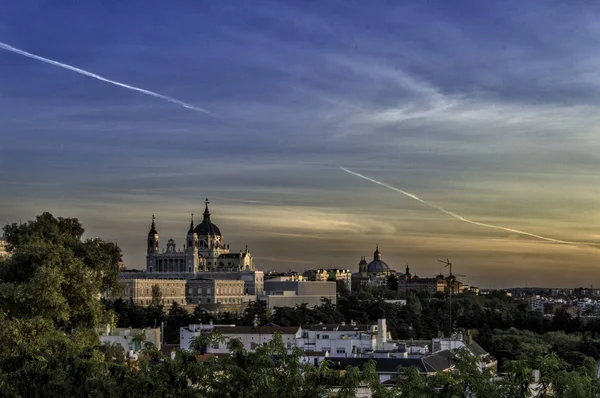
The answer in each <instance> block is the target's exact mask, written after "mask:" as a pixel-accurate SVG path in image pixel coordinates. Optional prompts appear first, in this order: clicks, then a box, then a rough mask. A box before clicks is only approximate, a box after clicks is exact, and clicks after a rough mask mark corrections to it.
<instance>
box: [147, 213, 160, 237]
mask: <svg viewBox="0 0 600 398" xmlns="http://www.w3.org/2000/svg"><path fill="white" fill-rule="evenodd" d="M155 219H156V217H154V214H152V226H150V232H148V235H156V234H158V232H157V231H156V224H155V223H154V220H155Z"/></svg>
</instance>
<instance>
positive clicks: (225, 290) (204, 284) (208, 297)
mask: <svg viewBox="0 0 600 398" xmlns="http://www.w3.org/2000/svg"><path fill="white" fill-rule="evenodd" d="M255 298H256V296H254V295H248V294H245V292H244V281H241V280H222V279H204V278H199V279H189V280H188V281H187V303H188V304H193V305H199V306H201V307H202V308H204V309H205V310H207V311H228V312H242V311H243V310H244V309H245V308H246V307H247V306H248V303H249V302H250V301H253V300H255Z"/></svg>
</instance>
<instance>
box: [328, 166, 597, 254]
mask: <svg viewBox="0 0 600 398" xmlns="http://www.w3.org/2000/svg"><path fill="white" fill-rule="evenodd" d="M338 167H339V168H340V169H341V170H343V171H345V172H346V173H349V174H352V175H354V176H356V177H360V178H362V179H363V180H367V181H370V182H372V183H375V184H377V185H381V186H382V187H385V188H387V189H391V190H392V191H395V192H398V193H401V194H402V195H405V196H408V197H409V198H411V199H414V200H417V201H419V202H421V203H423V204H424V205H427V206H429V207H432V208H434V209H436V210H439V211H441V212H442V213H445V214H447V215H449V216H450V217H453V218H456V219H457V220H460V221H463V222H466V223H469V224H473V225H478V226H480V227H485V228H493V229H500V230H502V231H507V232H512V233H515V234H519V235H525V236H530V237H532V238H536V239H541V240H545V241H548V242H554V243H562V244H566V245H575V246H593V247H595V245H592V244H589V243H584V242H570V241H566V240H560V239H554V238H548V237H546V236H542V235H536V234H532V233H531V232H525V231H520V230H518V229H513V228H506V227H501V226H499V225H493V224H486V223H482V222H479V221H473V220H470V219H468V218H465V217H463V216H461V215H460V214H457V213H454V212H452V211H449V210H446V209H444V208H443V207H440V206H438V205H435V204H433V203H429V202H427V201H425V200H423V199H421V198H419V197H418V196H416V195H413V194H412V193H410V192H406V191H403V190H402V189H399V188H396V187H394V186H391V185H388V184H386V183H384V182H381V181H377V180H375V179H373V178H371V177H367V176H365V175H363V174H360V173H357V172H355V171H352V170H348V169H347V168H345V167H342V166H338Z"/></svg>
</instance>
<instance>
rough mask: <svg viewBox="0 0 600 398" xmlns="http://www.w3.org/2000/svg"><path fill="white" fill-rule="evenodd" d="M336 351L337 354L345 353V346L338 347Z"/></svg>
mask: <svg viewBox="0 0 600 398" xmlns="http://www.w3.org/2000/svg"><path fill="white" fill-rule="evenodd" d="M336 352H337V353H338V354H345V353H346V349H345V348H338V349H337V350H336Z"/></svg>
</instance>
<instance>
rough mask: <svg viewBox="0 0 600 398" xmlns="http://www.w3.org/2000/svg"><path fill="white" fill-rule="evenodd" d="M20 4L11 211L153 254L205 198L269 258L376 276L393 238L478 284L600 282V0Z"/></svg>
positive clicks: (424, 266) (180, 231) (414, 265)
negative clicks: (47, 217)
mask: <svg viewBox="0 0 600 398" xmlns="http://www.w3.org/2000/svg"><path fill="white" fill-rule="evenodd" d="M59 4H60V5H59ZM0 9H2V11H3V12H2V13H0V43H4V44H5V46H4V47H2V46H0V83H1V84H0V106H1V107H2V109H4V110H5V113H4V115H3V116H4V117H3V118H2V119H1V120H0V131H1V132H2V133H0V135H1V137H0V138H1V139H2V142H3V145H2V146H1V147H0V184H1V185H2V187H3V189H2V190H0V223H1V224H2V225H4V224H6V223H12V222H18V221H19V220H20V219H22V220H27V219H31V218H33V217H34V216H35V215H37V214H40V213H41V212H43V211H49V212H51V213H53V214H54V215H55V216H62V217H77V218H79V219H80V220H81V222H82V223H83V226H84V227H85V228H86V231H87V233H86V235H87V236H99V237H102V238H103V239H108V240H115V241H118V242H119V245H120V246H121V247H122V248H123V251H124V259H125V263H126V264H127V266H129V267H134V268H140V269H141V268H143V266H144V256H145V237H146V234H147V232H148V228H149V226H150V221H151V215H152V214H155V215H156V218H157V220H156V221H157V228H158V230H159V233H160V235H161V240H162V242H161V246H163V245H164V243H166V240H167V239H169V238H171V237H172V238H174V239H175V240H176V241H177V242H182V241H183V237H184V236H185V233H186V231H187V227H188V226H189V216H190V213H195V214H196V215H197V217H199V216H200V214H201V213H202V211H203V208H204V203H203V202H204V199H205V198H206V197H208V198H209V199H210V201H211V205H210V206H211V212H212V214H213V222H214V223H215V224H217V225H218V226H219V227H220V228H221V230H222V232H223V235H224V237H225V243H229V244H230V245H231V248H232V250H239V249H243V248H244V246H245V245H246V244H248V246H249V247H250V250H251V251H252V253H253V256H254V261H255V266H256V267H257V268H259V269H262V270H280V271H283V270H287V269H289V268H291V269H294V270H301V269H305V268H323V267H327V266H336V267H339V268H350V269H352V270H357V269H358V262H359V260H360V257H361V256H367V258H369V257H370V256H371V253H372V252H373V251H374V249H375V245H376V244H379V247H380V249H381V251H382V253H383V256H384V260H385V261H386V262H387V263H388V264H389V265H390V266H391V267H392V268H395V269H397V270H402V269H404V267H405V266H406V264H407V263H408V264H409V265H410V267H411V270H414V271H415V272H416V273H417V274H419V275H422V276H432V275H435V274H437V273H439V272H440V271H444V270H443V265H441V266H440V263H438V262H437V259H439V258H450V259H451V261H452V262H453V264H455V265H454V266H455V267H456V271H455V272H456V273H460V274H466V275H467V278H465V279H466V282H467V283H470V284H473V285H476V286H479V287H482V288H487V287H498V288H501V287H509V286H526V285H529V286H533V285H539V286H561V287H562V286H565V287H575V286H584V287H589V285H591V284H593V285H600V278H597V277H596V275H597V271H596V267H597V266H596V261H597V258H598V249H597V245H598V244H600V239H599V238H600V234H599V233H598V232H597V225H598V224H599V221H600V210H599V207H598V200H597V198H598V197H599V196H600V195H599V194H600V188H598V187H600V185H599V184H597V183H596V182H597V180H598V179H599V177H598V174H597V169H598V167H597V165H598V161H599V160H600V159H599V155H598V153H600V151H599V149H600V148H599V147H600V140H598V139H596V135H597V134H598V133H597V131H596V125H597V123H598V118H599V116H598V114H599V113H598V107H599V105H600V91H599V90H600V88H599V87H600V76H599V75H598V72H597V70H598V67H599V66H600V58H599V57H598V56H597V55H596V43H595V40H594V37H596V35H597V34H598V33H600V32H599V31H600V25H598V23H597V22H596V21H597V18H594V17H595V16H598V14H599V13H600V5H590V4H587V3H585V5H584V3H579V2H575V3H561V2H547V3H544V4H541V3H540V4H522V3H521V2H517V1H507V2H502V3H497V4H487V3H486V4H482V3H479V2H460V3H459V4H454V5H450V4H448V3H447V2H442V1H440V2H432V3H428V4H422V3H421V2H406V3H404V2H403V3H402V4H401V5H398V4H393V3H385V4H384V3H379V2H375V3H372V4H366V3H362V2H337V1H328V2H318V3H310V4H296V3H287V4H285V3H281V2H260V3H257V5H254V6H251V5H249V4H247V3H244V2H228V3H227V4H216V3H215V4H210V3H209V4H195V3H187V2H182V3H177V4H168V5H166V4H164V3H162V2H157V1H150V2H143V3H142V2H132V3H128V4H112V5H111V4H108V5H107V4H103V5H100V4H97V5H91V4H70V3H67V2H64V3H62V2H58V3H52V4H50V3H44V2H38V1H23V2H19V3H18V4H16V3H15V4H7V5H3V6H0ZM6 46H12V47H14V48H15V49H17V50H20V51H24V52H27V53H29V54H33V55H35V56H37V57H42V58H44V59H47V60H51V61H53V62H56V63H61V64H63V65H68V66H71V67H74V68H79V69H80V70H83V71H87V72H89V73H91V74H95V75H97V76H99V77H102V78H103V79H105V80H101V79H98V78H96V77H93V76H90V75H89V74H88V75H86V74H82V73H81V72H77V71H74V70H73V69H68V68H65V67H62V66H59V65H56V64H51V63H48V62H46V61H43V62H41V60H40V59H34V58H32V57H30V56H24V55H23V54H22V53H18V52H15V51H12V50H9V49H7V47H6ZM106 80H110V82H108V81H106ZM115 82H116V83H119V84H121V85H120V86H119V84H115ZM124 85H127V86H129V87H125V86H124ZM132 87H133V89H132ZM136 88H137V90H136ZM140 90H146V91H149V92H151V93H152V94H147V93H144V92H142V91H140ZM154 94H156V95H154ZM157 95H158V96H157ZM190 107H192V108H195V109H192V108H190ZM340 166H341V167H344V168H347V169H349V170H352V171H354V172H356V173H360V174H363V175H365V176H368V177H369V178H372V179H375V180H377V181H380V182H382V183H384V184H388V185H390V186H392V187H395V188H397V189H399V190H405V191H406V192H409V193H411V194H414V195H416V196H417V197H419V198H422V199H423V200H424V201H425V202H427V203H432V204H434V205H435V206H438V207H441V208H443V209H445V210H447V211H448V212H449V213H455V214H459V215H461V216H462V217H464V218H467V219H469V220H473V221H475V222H477V223H480V224H491V225H499V226H502V227H505V228H508V229H514V230H518V231H527V232H528V233H530V234H534V235H540V236H544V237H548V238H551V239H554V240H561V241H569V242H582V243H584V244H588V245H590V246H577V245H567V244H562V243H558V242H548V241H541V240H539V239H536V238H534V237H532V236H524V235H520V234H517V233H511V232H508V231H506V230H494V229H490V228H486V227H483V226H481V225H474V224H468V223H464V222H461V221H460V220H458V219H456V218H453V217H452V216H450V215H449V214H444V213H443V212H440V211H438V210H436V209H435V208H432V207H430V206H428V205H424V204H423V203H419V202H418V201H416V200H413V199H411V198H410V197H407V196H405V195H404V196H403V195H400V194H398V193H397V192H393V191H391V190H390V189H386V188H385V187H384V186H381V185H377V184H374V183H372V182H369V181H366V180H364V179H361V178H358V177H356V176H353V175H350V174H348V173H345V172H344V171H343V170H341V169H340ZM444 272H445V271H444Z"/></svg>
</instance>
